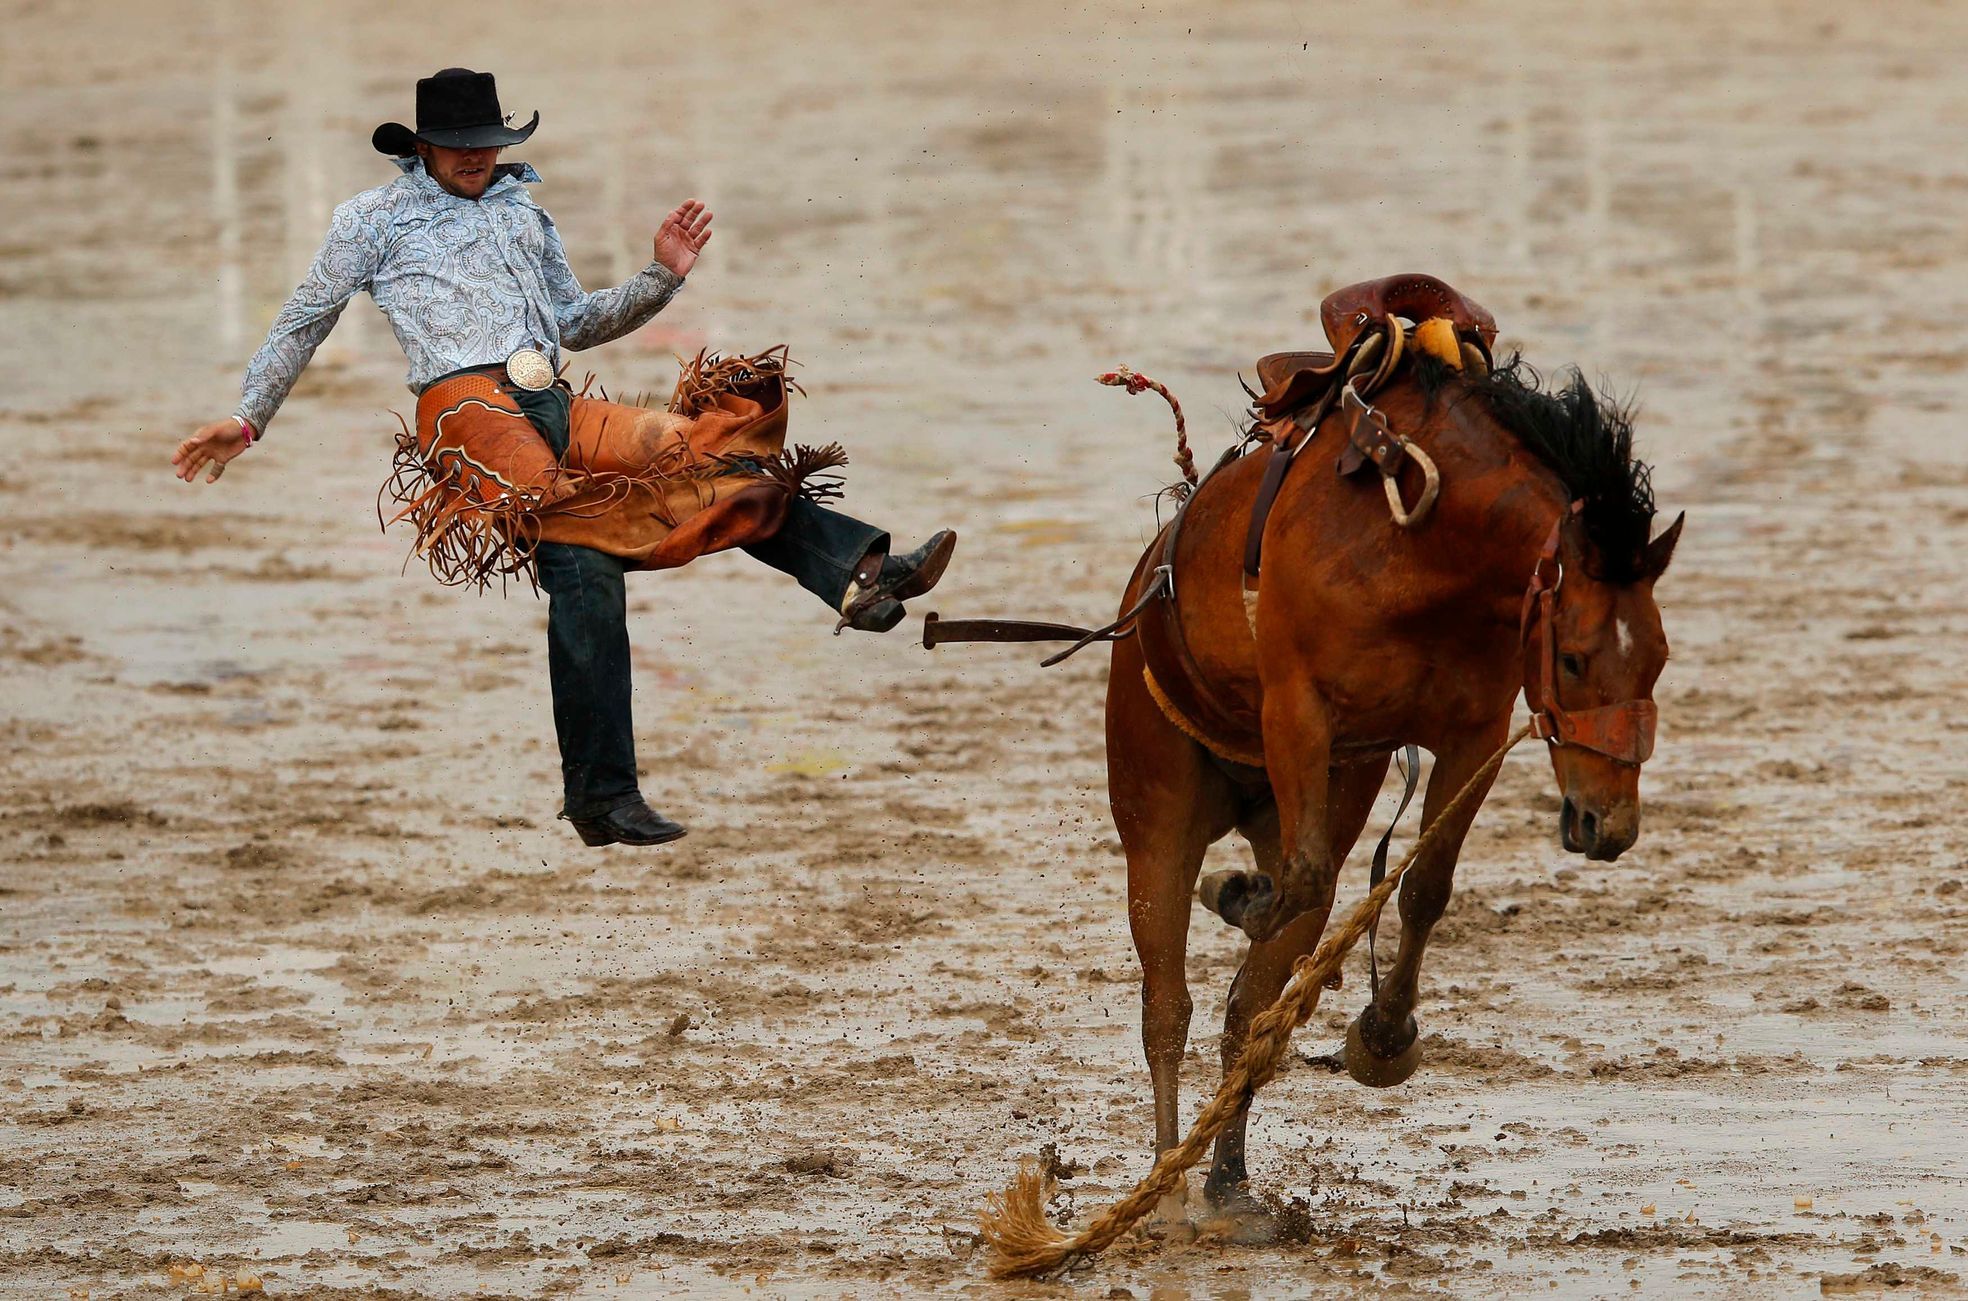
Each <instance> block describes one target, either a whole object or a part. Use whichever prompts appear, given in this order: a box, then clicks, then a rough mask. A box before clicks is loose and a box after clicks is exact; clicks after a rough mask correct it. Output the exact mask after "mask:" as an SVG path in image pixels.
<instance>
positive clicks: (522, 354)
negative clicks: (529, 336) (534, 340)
mask: <svg viewBox="0 0 1968 1301" xmlns="http://www.w3.org/2000/svg"><path fill="white" fill-rule="evenodd" d="M506 378H507V379H509V380H511V381H512V382H513V385H514V387H516V388H523V389H529V390H531V391H533V392H535V393H537V392H539V391H540V390H541V389H544V388H552V387H553V382H554V368H553V363H552V362H550V361H548V360H547V354H546V353H544V352H541V351H540V350H539V349H537V348H521V349H520V350H519V351H518V352H515V353H514V354H513V355H512V356H510V357H508V358H506Z"/></svg>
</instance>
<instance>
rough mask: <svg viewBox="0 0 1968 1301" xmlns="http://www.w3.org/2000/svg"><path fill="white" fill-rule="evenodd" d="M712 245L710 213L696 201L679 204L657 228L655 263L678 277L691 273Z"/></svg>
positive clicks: (689, 200)
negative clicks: (708, 245) (707, 246)
mask: <svg viewBox="0 0 1968 1301" xmlns="http://www.w3.org/2000/svg"><path fill="white" fill-rule="evenodd" d="M710 242H711V210H710V209H709V208H706V207H705V206H704V205H703V204H701V203H699V202H697V200H695V199H688V200H685V201H684V202H682V203H679V204H678V205H677V206H676V208H675V209H674V210H673V211H672V212H671V213H670V215H669V216H667V217H665V218H663V224H662V225H660V226H658V227H657V228H656V260H657V261H658V262H661V263H662V264H663V265H664V266H666V267H668V268H669V269H670V271H671V272H672V273H673V274H675V275H678V276H687V275H689V274H690V268H691V267H694V266H696V265H697V255H698V254H699V253H701V252H703V251H704V245H706V244H708V243H710Z"/></svg>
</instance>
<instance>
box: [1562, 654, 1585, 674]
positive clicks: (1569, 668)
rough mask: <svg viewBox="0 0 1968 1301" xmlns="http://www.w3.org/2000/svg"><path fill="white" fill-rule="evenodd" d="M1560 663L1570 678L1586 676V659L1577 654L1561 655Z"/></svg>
mask: <svg viewBox="0 0 1968 1301" xmlns="http://www.w3.org/2000/svg"><path fill="white" fill-rule="evenodd" d="M1558 663H1559V664H1560V665H1561V666H1562V667H1563V668H1564V670H1565V676H1566V677H1568V678H1582V677H1584V676H1585V661H1584V660H1582V659H1580V658H1579V657H1578V656H1576V655H1560V656H1559V657H1558Z"/></svg>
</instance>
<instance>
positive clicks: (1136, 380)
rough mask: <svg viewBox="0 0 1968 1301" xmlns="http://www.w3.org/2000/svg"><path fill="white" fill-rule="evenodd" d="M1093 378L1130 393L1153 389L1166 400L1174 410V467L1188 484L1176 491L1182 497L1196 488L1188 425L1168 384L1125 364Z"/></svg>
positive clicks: (1194, 465) (1180, 405) (1194, 461)
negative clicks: (1138, 373)
mask: <svg viewBox="0 0 1968 1301" xmlns="http://www.w3.org/2000/svg"><path fill="white" fill-rule="evenodd" d="M1094 378H1095V379H1096V380H1097V381H1099V382H1100V383H1102V384H1108V385H1112V386H1113V387H1115V388H1124V389H1126V390H1127V391H1128V392H1130V393H1139V392H1141V391H1143V390H1144V389H1153V390H1155V392H1157V393H1159V394H1161V395H1162V397H1163V398H1165V399H1166V400H1167V401H1168V404H1169V410H1171V411H1173V412H1175V467H1176V469H1178V470H1180V471H1182V478H1183V481H1184V483H1186V484H1187V485H1188V486H1187V487H1181V488H1178V489H1177V490H1176V491H1177V493H1178V495H1180V496H1184V497H1186V496H1188V495H1189V494H1190V493H1191V492H1193V491H1194V490H1195V488H1196V458H1195V456H1194V454H1193V453H1191V452H1190V450H1189V425H1188V422H1186V421H1185V420H1183V418H1182V404H1181V403H1180V402H1177V401H1176V400H1175V394H1173V393H1171V392H1169V391H1168V385H1166V384H1163V383H1162V382H1161V381H1159V380H1152V379H1149V378H1148V377H1147V376H1146V375H1137V374H1136V373H1135V372H1133V371H1131V370H1129V369H1128V368H1127V367H1126V366H1121V367H1117V368H1116V369H1114V370H1110V371H1108V372H1107V373H1106V374H1104V375H1097V376H1095V377H1094Z"/></svg>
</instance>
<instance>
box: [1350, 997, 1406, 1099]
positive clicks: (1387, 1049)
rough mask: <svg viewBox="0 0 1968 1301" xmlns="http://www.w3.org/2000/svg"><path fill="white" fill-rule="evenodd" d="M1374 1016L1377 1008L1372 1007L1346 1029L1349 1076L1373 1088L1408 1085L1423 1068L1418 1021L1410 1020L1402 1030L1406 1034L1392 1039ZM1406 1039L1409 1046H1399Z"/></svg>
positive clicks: (1356, 1081)
mask: <svg viewBox="0 0 1968 1301" xmlns="http://www.w3.org/2000/svg"><path fill="white" fill-rule="evenodd" d="M1372 1016H1373V1009H1372V1008H1368V1009H1367V1010H1366V1011H1364V1012H1362V1013H1360V1015H1359V1016H1357V1017H1355V1018H1354V1020H1353V1024H1352V1025H1349V1026H1347V1027H1346V1052H1345V1054H1344V1060H1345V1062H1346V1073H1347V1074H1348V1075H1350V1076H1352V1077H1353V1080H1354V1082H1355V1083H1358V1084H1364V1085H1366V1086H1367V1087H1368V1088H1370V1089H1390V1088H1393V1087H1394V1086H1395V1085H1396V1084H1402V1083H1405V1082H1406V1081H1407V1078H1408V1077H1409V1076H1410V1075H1413V1074H1414V1073H1415V1068H1416V1067H1417V1066H1419V1065H1421V1033H1420V1031H1419V1030H1418V1029H1417V1028H1416V1026H1415V1022H1414V1018H1413V1017H1409V1018H1408V1022H1407V1024H1406V1025H1405V1026H1404V1027H1402V1028H1403V1029H1404V1030H1405V1031H1406V1032H1407V1033H1406V1034H1405V1035H1402V1036H1400V1037H1399V1038H1395V1037H1393V1036H1389V1035H1388V1034H1386V1032H1385V1031H1383V1030H1381V1028H1380V1027H1379V1026H1378V1024H1376V1023H1375V1022H1374V1021H1372V1020H1371V1019H1370V1018H1372ZM1402 1039H1405V1040H1406V1044H1405V1046H1397V1045H1400V1043H1401V1040H1402ZM1390 1040H1391V1042H1390Z"/></svg>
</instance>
